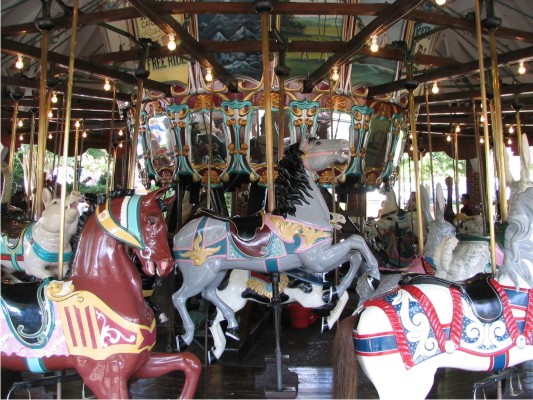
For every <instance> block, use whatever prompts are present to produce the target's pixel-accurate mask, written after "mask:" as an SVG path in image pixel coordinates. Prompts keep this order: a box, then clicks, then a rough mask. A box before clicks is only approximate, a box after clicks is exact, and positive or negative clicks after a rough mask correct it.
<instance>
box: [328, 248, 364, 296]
mask: <svg viewBox="0 0 533 400" xmlns="http://www.w3.org/2000/svg"><path fill="white" fill-rule="evenodd" d="M362 261H363V258H362V256H361V253H359V252H356V253H353V254H352V256H351V257H350V268H349V269H348V273H347V274H346V275H344V277H343V278H342V279H341V281H340V283H339V284H338V285H337V286H332V287H330V288H329V290H326V291H324V293H323V294H322V299H323V300H324V303H326V304H327V303H331V302H332V301H335V300H338V299H339V298H340V297H341V296H342V295H343V294H344V292H345V291H346V289H348V288H349V287H350V285H351V284H352V281H353V280H354V278H355V276H356V274H357V271H358V270H359V267H360V266H361V262H362Z"/></svg>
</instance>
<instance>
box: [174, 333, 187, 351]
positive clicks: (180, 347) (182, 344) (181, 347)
mask: <svg viewBox="0 0 533 400" xmlns="http://www.w3.org/2000/svg"><path fill="white" fill-rule="evenodd" d="M176 347H177V350H178V352H180V351H183V350H185V349H186V348H187V347H189V345H188V344H187V343H186V342H185V340H183V338H182V337H181V336H180V335H178V336H176Z"/></svg>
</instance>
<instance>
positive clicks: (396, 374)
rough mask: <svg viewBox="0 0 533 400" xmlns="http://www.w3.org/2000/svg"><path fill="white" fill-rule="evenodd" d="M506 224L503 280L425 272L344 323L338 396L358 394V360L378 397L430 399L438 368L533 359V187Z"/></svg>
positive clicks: (486, 367)
mask: <svg viewBox="0 0 533 400" xmlns="http://www.w3.org/2000/svg"><path fill="white" fill-rule="evenodd" d="M508 222H509V226H508V228H507V230H506V232H505V245H504V253H505V258H504V263H503V265H502V266H501V268H500V271H499V276H498V278H497V279H494V278H493V277H492V275H491V274H480V275H478V276H476V277H475V278H473V279H471V282H470V284H468V283H461V284H459V283H453V282H449V281H444V280H437V279H436V278H431V277H429V279H428V276H427V275H420V276H419V278H414V279H412V280H410V281H407V282H405V284H402V285H401V286H399V287H398V288H397V289H396V290H394V291H391V292H389V293H387V294H385V295H383V296H382V297H379V298H377V299H373V300H372V301H370V302H368V303H367V304H365V308H363V309H362V310H359V311H357V312H356V313H355V314H354V315H352V316H351V317H349V318H347V319H345V320H344V321H343V322H342V323H341V325H340V326H339V330H338V332H337V336H336V339H335V345H334V350H333V354H334V355H333V361H334V392H333V397H334V398H353V397H354V396H355V390H356V384H357V376H356V375H355V374H356V372H357V365H356V363H358V364H359V365H360V366H361V368H362V369H363V371H364V372H365V374H366V375H367V377H368V378H369V379H370V380H371V381H372V383H373V384H374V386H375V387H376V389H377V391H378V394H379V397H380V399H396V398H398V394H399V393H401V394H402V396H403V397H405V398H409V399H424V398H425V397H426V395H427V394H428V392H429V391H430V389H431V387H432V385H433V380H434V375H435V372H436V370H437V369H438V368H443V367H444V368H458V369H463V370H468V371H499V370H503V369H504V368H508V367H512V366H514V365H517V364H520V363H522V362H525V361H528V360H533V188H529V189H527V190H526V191H525V192H522V193H519V194H517V196H516V199H515V201H514V202H513V204H512V207H511V209H510V210H509V216H508ZM420 277H422V279H420ZM354 326H355V327H354ZM354 346H355V347H354ZM354 354H355V355H356V356H354ZM385 370H386V371H387V373H386V374H384V373H383V371H385Z"/></svg>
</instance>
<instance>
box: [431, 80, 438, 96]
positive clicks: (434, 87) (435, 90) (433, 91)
mask: <svg viewBox="0 0 533 400" xmlns="http://www.w3.org/2000/svg"><path fill="white" fill-rule="evenodd" d="M431 93H433V94H437V93H439V85H438V84H437V82H433V87H432V88H431Z"/></svg>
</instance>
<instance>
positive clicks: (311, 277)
mask: <svg viewBox="0 0 533 400" xmlns="http://www.w3.org/2000/svg"><path fill="white" fill-rule="evenodd" d="M330 215H331V220H330V224H331V226H332V227H333V228H335V229H341V225H340V224H344V223H345V222H346V218H345V217H344V215H342V214H338V213H330ZM293 272H294V271H293ZM351 281H352V279H351V278H350V277H347V278H343V279H342V280H341V282H340V284H339V285H338V286H337V292H342V295H341V296H340V298H338V299H336V300H335V301H333V302H331V301H330V299H329V296H330V291H329V289H327V288H326V287H327V285H326V282H324V279H323V274H308V273H306V272H305V271H303V270H298V271H297V272H296V273H287V274H281V275H280V283H279V291H280V298H281V303H282V304H290V303H294V302H296V303H299V304H300V305H301V306H302V307H306V308H323V307H330V312H329V315H328V316H327V317H322V325H321V332H324V331H325V330H328V329H331V327H332V326H333V325H334V324H335V323H336V322H337V320H338V319H339V317H340V316H341V313H342V311H343V310H344V307H345V306H346V303H347V302H348V292H346V289H347V288H348V287H349V286H350V284H351ZM364 284H365V285H367V286H368V284H367V283H366V282H365V283H364ZM221 286H223V287H222V288H219V289H217V295H218V297H219V298H220V299H221V300H222V301H223V302H224V303H226V304H227V305H228V306H229V307H231V309H232V310H233V312H234V313H236V312H238V311H240V310H242V309H243V308H244V306H245V305H246V303H247V302H248V301H255V302H257V303H261V304H270V303H271V301H272V283H271V281H270V278H269V277H268V276H267V275H264V274H259V273H254V272H251V271H245V270H240V269H234V270H232V271H231V273H230V275H229V279H228V280H227V282H224V283H223V284H222V285H221ZM330 286H331V285H330ZM222 321H224V316H223V314H222V311H221V310H220V309H218V308H217V313H216V315H215V318H214V319H213V320H212V321H211V325H210V327H209V330H210V331H211V336H212V337H213V347H212V348H211V349H210V350H209V352H208V362H209V363H210V364H211V363H212V362H213V361H214V360H217V359H219V358H220V357H221V356H222V354H223V353H224V350H225V348H226V338H225V336H224V332H223V330H222V327H221V325H220V323H221V322H222Z"/></svg>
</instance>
